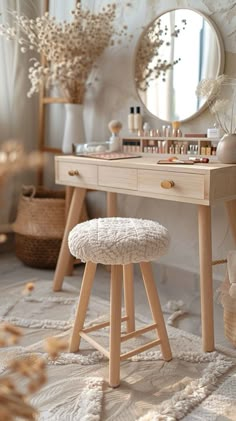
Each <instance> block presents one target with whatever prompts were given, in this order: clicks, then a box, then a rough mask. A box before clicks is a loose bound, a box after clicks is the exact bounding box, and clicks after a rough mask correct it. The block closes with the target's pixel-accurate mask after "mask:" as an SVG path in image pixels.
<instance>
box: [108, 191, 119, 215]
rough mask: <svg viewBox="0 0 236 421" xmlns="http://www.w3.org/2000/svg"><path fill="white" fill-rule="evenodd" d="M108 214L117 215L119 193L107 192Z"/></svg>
mask: <svg viewBox="0 0 236 421" xmlns="http://www.w3.org/2000/svg"><path fill="white" fill-rule="evenodd" d="M107 216H108V217H112V216H117V194H116V193H111V192H107Z"/></svg>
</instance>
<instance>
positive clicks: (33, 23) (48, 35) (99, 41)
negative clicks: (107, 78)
mask: <svg viewBox="0 0 236 421" xmlns="http://www.w3.org/2000/svg"><path fill="white" fill-rule="evenodd" d="M127 5H128V6H129V5H130V4H127ZM71 13H72V15H73V19H72V21H68V22H58V21H57V20H56V18H55V17H52V16H50V15H49V13H48V12H46V13H45V14H44V15H43V16H41V17H37V18H36V19H30V18H28V17H26V16H18V15H17V13H16V12H14V13H13V14H12V15H13V19H14V23H15V24H14V26H13V27H10V26H9V25H8V24H5V25H4V24H1V25H0V35H3V36H5V37H6V38H7V39H9V40H13V39H16V40H18V42H19V44H20V47H21V48H20V51H21V52H22V53H26V52H27V51H29V50H30V51H32V52H33V53H36V55H37V57H34V58H32V59H31V61H32V63H33V65H32V66H31V67H30V68H29V79H30V82H31V89H30V90H29V92H28V94H27V95H28V97H31V96H32V95H33V94H34V93H36V92H39V89H40V86H41V85H42V84H44V86H46V87H47V88H50V87H52V86H58V87H59V88H60V91H61V95H63V96H64V97H66V98H67V99H68V102H72V103H73V102H74V103H79V104H81V103H83V100H84V94H85V90H86V87H87V85H88V84H89V82H88V78H89V75H90V73H91V71H92V69H93V68H95V67H96V62H97V59H98V58H99V57H100V56H101V54H102V53H103V52H104V50H105V49H106V48H107V47H108V46H112V45H114V44H115V43H120V42H121V39H122V37H123V36H125V35H127V26H125V25H124V26H123V28H121V29H119V30H116V29H115V28H114V25H113V24H114V20H115V17H116V5H115V4H107V5H106V6H105V7H103V9H102V11H101V12H100V13H97V14H95V13H92V12H91V11H89V10H86V9H84V8H82V6H81V4H80V3H78V4H77V6H76V8H75V9H74V10H73V11H72V12H71ZM19 31H20V36H19V35H18V32H19ZM39 54H41V55H42V56H43V57H44V58H45V60H46V62H45V64H44V65H41V63H40V59H39V58H38V55H39Z"/></svg>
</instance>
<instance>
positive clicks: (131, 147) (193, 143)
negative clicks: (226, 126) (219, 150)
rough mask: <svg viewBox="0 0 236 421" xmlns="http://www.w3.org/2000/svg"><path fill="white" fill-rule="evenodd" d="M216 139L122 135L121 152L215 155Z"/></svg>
mask: <svg viewBox="0 0 236 421" xmlns="http://www.w3.org/2000/svg"><path fill="white" fill-rule="evenodd" d="M217 143H218V139H210V138H206V137H204V138H202V137H201V138H196V137H192V138H190V137H150V136H142V137H141V136H140V137H124V138H123V139H122V150H123V152H135V153H137V152H138V153H145V154H146V153H155V154H171V155H181V156H184V155H186V156H189V155H190V156H195V155H196V156H207V157H209V156H211V157H212V156H215V155H216V146H217Z"/></svg>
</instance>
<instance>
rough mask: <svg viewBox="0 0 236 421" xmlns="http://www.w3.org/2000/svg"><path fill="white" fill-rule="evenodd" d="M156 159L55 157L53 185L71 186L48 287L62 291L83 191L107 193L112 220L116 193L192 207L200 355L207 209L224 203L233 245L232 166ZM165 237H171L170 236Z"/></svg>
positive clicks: (209, 292) (207, 300) (207, 306)
mask: <svg viewBox="0 0 236 421" xmlns="http://www.w3.org/2000/svg"><path fill="white" fill-rule="evenodd" d="M157 159H158V158H157V156H142V157H141V158H131V159H120V160H114V161H107V160H102V159H94V158H86V157H77V156H72V155H71V156H70V155H66V156H65V155H63V156H56V157H55V174H56V177H55V181H56V183H57V184H62V185H65V186H70V187H74V189H73V195H72V200H71V205H70V209H69V213H68V217H67V222H66V227H65V233H64V237H63V241H62V246H61V250H60V254H59V258H58V262H57V267H56V271H55V276H54V283H53V289H54V291H59V290H60V289H61V287H62V283H63V280H64V276H65V274H66V273H67V268H68V267H69V265H70V263H71V259H72V257H71V255H70V253H69V250H68V246H67V238H68V233H69V231H70V230H71V229H72V227H73V226H74V225H76V224H77V223H78V221H79V217H80V214H81V211H82V207H83V202H84V199H85V195H86V189H93V190H101V191H105V192H107V193H108V194H107V216H116V215H117V209H116V194H117V193H121V194H128V195H133V196H141V197H150V198H155V199H161V200H169V201H177V202H183V203H192V204H195V205H197V206H198V231H199V266H200V269H199V271H200V293H201V319H202V346H203V351H205V352H206V351H213V350H214V317H213V285H212V236H211V229H212V227H211V206H212V205H213V204H215V203H217V202H218V201H224V202H225V204H226V208H227V212H228V217H229V222H230V225H231V230H232V234H233V237H234V240H235V242H236V165H233V164H232V165H225V164H219V163H216V162H213V163H209V164H194V165H173V164H169V165H158V164H156V162H157ZM170 234H171V233H170Z"/></svg>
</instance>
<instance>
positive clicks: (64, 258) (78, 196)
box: [53, 188, 86, 291]
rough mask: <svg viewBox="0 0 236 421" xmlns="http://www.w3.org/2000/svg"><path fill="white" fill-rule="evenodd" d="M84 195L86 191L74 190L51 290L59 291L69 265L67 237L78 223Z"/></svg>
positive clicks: (69, 255)
mask: <svg viewBox="0 0 236 421" xmlns="http://www.w3.org/2000/svg"><path fill="white" fill-rule="evenodd" d="M85 195H86V189H82V188H75V189H74V192H73V196H72V200H71V205H70V210H69V213H68V218H67V222H66V226H65V231H64V236H63V240H62V244H61V249H60V253H59V257H58V261H57V266H56V270H55V275H54V280H53V290H54V291H60V290H61V287H62V284H63V280H64V276H65V274H66V271H67V268H68V265H69V263H70V258H71V254H70V251H69V248H68V235H69V232H70V231H71V229H72V228H73V227H74V225H76V224H77V223H78V222H79V219H80V214H81V211H82V207H83V203H84V199H85Z"/></svg>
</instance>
